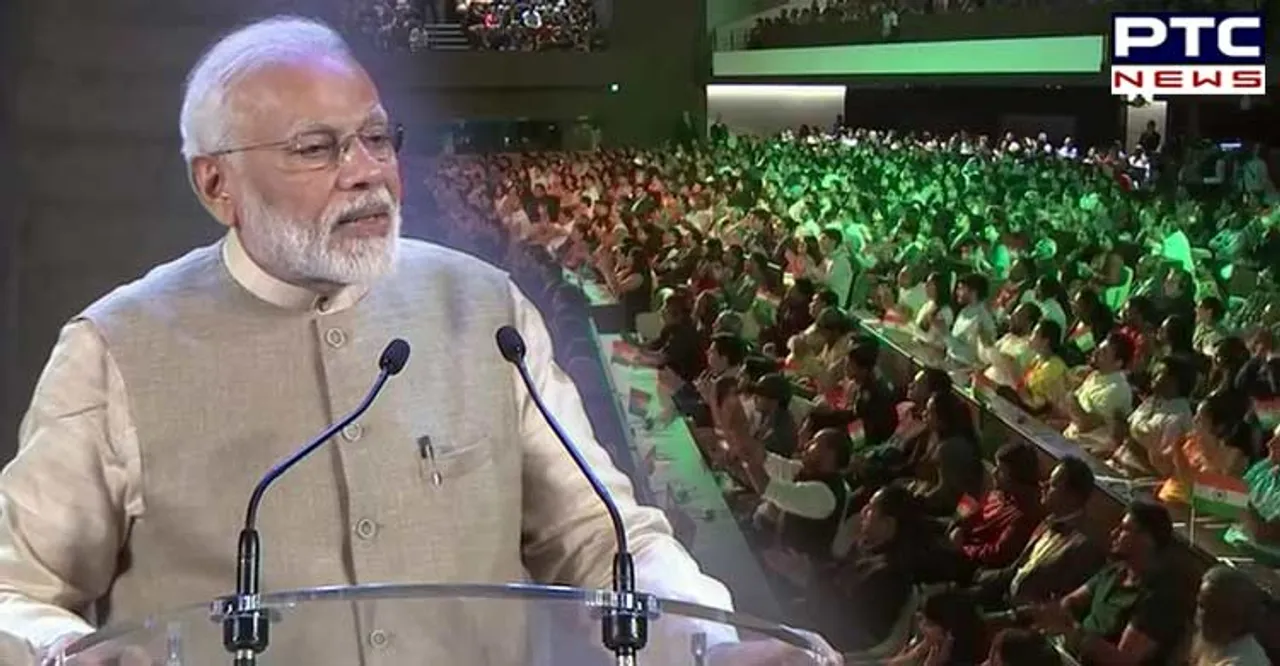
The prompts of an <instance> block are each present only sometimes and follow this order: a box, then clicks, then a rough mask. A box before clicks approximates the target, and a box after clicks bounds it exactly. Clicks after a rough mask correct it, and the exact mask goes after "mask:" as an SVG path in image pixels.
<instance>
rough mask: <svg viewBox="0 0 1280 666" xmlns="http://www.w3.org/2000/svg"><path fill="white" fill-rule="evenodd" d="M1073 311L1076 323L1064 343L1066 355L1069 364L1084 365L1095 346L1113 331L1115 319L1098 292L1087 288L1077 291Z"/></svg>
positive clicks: (1065, 359) (1072, 304) (1072, 365)
mask: <svg viewBox="0 0 1280 666" xmlns="http://www.w3.org/2000/svg"><path fill="white" fill-rule="evenodd" d="M1071 312H1072V314H1073V315H1075V324H1074V325H1072V327H1071V331H1070V332H1069V333H1068V334H1067V343H1066V345H1064V350H1063V353H1064V357H1063V359H1062V360H1064V361H1066V363H1067V365H1068V366H1071V367H1075V366H1078V365H1084V364H1085V362H1086V361H1087V359H1088V358H1089V354H1091V353H1092V352H1093V350H1094V348H1095V347H1097V346H1098V345H1099V344H1102V341H1103V340H1104V339H1106V337H1107V335H1108V334H1110V333H1111V327H1112V325H1113V324H1114V321H1113V319H1112V317H1111V311H1110V310H1108V309H1107V306H1106V305H1104V304H1103V303H1102V299H1101V298H1099V297H1098V292H1096V291H1094V290H1093V289H1089V288H1085V289H1081V290H1080V291H1078V292H1076V297H1075V300H1073V301H1072V302H1071Z"/></svg>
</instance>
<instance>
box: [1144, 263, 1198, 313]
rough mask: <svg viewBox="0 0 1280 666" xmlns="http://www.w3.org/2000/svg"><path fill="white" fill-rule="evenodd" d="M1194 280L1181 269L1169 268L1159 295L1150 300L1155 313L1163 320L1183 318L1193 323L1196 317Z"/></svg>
mask: <svg viewBox="0 0 1280 666" xmlns="http://www.w3.org/2000/svg"><path fill="white" fill-rule="evenodd" d="M1195 291H1196V286H1195V279H1194V278H1193V277H1192V276H1191V273H1188V272H1187V271H1186V270H1185V269H1182V268H1170V269H1169V271H1168V272H1167V273H1165V278H1164V281H1163V282H1162V283H1161V286H1160V293H1159V294H1158V295H1157V296H1156V297H1155V298H1154V299H1152V303H1153V304H1154V305H1155V306H1156V312H1158V313H1159V314H1160V316H1161V317H1162V318H1164V319H1168V318H1169V317H1183V318H1185V319H1187V320H1188V321H1194V320H1195V316H1196V302H1195Z"/></svg>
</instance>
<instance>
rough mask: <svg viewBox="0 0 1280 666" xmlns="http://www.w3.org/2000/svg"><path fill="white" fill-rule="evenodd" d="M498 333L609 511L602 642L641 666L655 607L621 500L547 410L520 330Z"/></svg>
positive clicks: (621, 660)
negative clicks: (610, 544) (609, 586)
mask: <svg viewBox="0 0 1280 666" xmlns="http://www.w3.org/2000/svg"><path fill="white" fill-rule="evenodd" d="M496 337H497V341H498V348H499V350H500V351H501V352H502V356H503V358H505V359H507V361H509V362H511V364H512V365H514V366H515V367H516V372H518V373H519V374H520V379H521V381H523V382H524V385H525V388H526V389H527V390H528V392H529V397H530V398H531V399H532V400H533V404H534V406H535V407H537V408H538V411H539V412H540V413H541V414H542V418H543V419H545V420H546V422H547V425H549V426H550V427H551V431H552V432H553V433H555V436H556V438H557V439H559V440H560V443H561V444H563V445H564V448H565V450H566V451H568V452H569V457H571V458H573V462H574V464H575V465H577V466H578V471H580V472H582V475H583V476H584V477H586V479H587V482H588V483H590V484H591V489H592V490H594V491H595V494H596V496H597V497H599V498H600V501H601V503H603V504H604V508H605V511H606V512H607V513H608V514H609V520H610V522H612V524H613V536H614V539H616V540H617V543H618V552H617V554H615V555H614V557H613V595H612V598H611V599H610V600H609V603H608V604H606V605H605V606H604V608H603V609H601V610H602V614H601V617H600V633H601V641H602V642H603V644H604V646H605V648H607V649H608V650H609V651H610V652H613V654H614V657H615V660H616V662H615V663H616V664H617V665H618V666H635V663H636V655H638V654H639V652H640V651H641V650H643V649H644V648H645V645H647V644H648V642H649V616H650V613H651V612H652V609H650V608H649V602H648V597H647V596H645V595H640V594H637V593H636V565H635V560H634V559H633V558H632V557H631V550H630V548H629V546H628V540H627V530H626V525H625V524H624V523H623V522H622V512H621V511H619V510H618V505H617V503H615V502H614V501H613V497H612V496H611V495H610V494H609V491H608V489H607V488H605V486H604V483H603V482H602V481H600V478H599V477H597V476H596V473H595V472H594V471H593V470H592V469H591V466H590V465H589V464H587V461H586V459H585V458H583V457H582V453H581V452H580V451H578V447H576V446H574V445H573V443H572V440H570V438H569V435H568V433H566V432H565V431H564V428H562V427H561V426H560V422H559V421H557V420H556V418H555V416H553V415H552V414H551V410H549V409H547V405H546V403H544V402H543V401H542V396H541V395H539V394H538V391H537V389H536V387H535V385H534V382H533V378H532V377H531V376H529V369H528V367H527V366H526V365H525V362H524V355H525V351H526V349H525V344H524V339H523V338H522V337H521V336H520V332H519V331H517V330H516V329H515V328H513V327H510V326H503V327H502V328H500V329H498V333H497V336H496Z"/></svg>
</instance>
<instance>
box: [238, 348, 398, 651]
mask: <svg viewBox="0 0 1280 666" xmlns="http://www.w3.org/2000/svg"><path fill="white" fill-rule="evenodd" d="M408 361H409V343H407V342H405V341H404V340H401V339H400V338H396V339H394V340H392V341H391V342H389V343H387V346H386V348H384V349H383V350H382V355H381V356H380V357H379V358H378V378H377V379H375V380H374V382H373V387H372V388H370V389H369V392H368V393H367V394H366V395H365V397H364V400H363V401H361V402H360V405H359V406H358V407H356V408H355V409H354V410H352V412H351V413H350V414H347V415H346V416H344V417H343V418H342V419H341V420H340V421H338V422H337V423H334V424H333V425H331V426H329V427H328V428H325V430H324V432H322V433H320V435H319V436H318V437H316V438H315V439H313V440H311V441H310V442H307V444H306V445H305V446H303V447H302V448H300V449H298V450H297V451H295V452H294V453H293V454H291V455H290V456H289V457H288V458H285V459H284V460H281V461H280V462H278V463H276V465H275V466H274V467H272V468H271V469H270V470H268V471H267V473H266V474H265V475H263V477H262V479H261V480H260V481H258V485H257V486H254V488H253V493H252V494H250V495H249V504H248V506H247V507H246V508H245V513H244V529H242V530H240V539H239V542H238V544H237V548H236V595H235V598H234V600H233V601H232V603H231V607H230V608H229V609H228V610H227V611H226V612H225V614H224V616H223V618H222V646H223V647H224V648H226V650H227V652H228V653H230V654H231V655H232V664H233V665H234V666H255V665H256V664H257V662H258V655H259V654H261V653H262V652H264V651H266V649H267V645H268V644H269V643H270V641H271V619H270V616H269V615H268V613H267V611H266V610H265V609H263V608H262V604H261V600H260V599H259V597H258V595H259V593H260V592H261V583H262V548H261V541H260V539H259V538H258V528H257V525H258V507H259V505H261V504H262V498H263V496H265V495H266V493H267V489H268V488H270V487H271V484H273V483H275V482H276V480H277V479H279V478H280V477H282V476H284V474H285V472H288V471H289V470H290V469H292V468H293V466H294V465H297V464H298V463H300V462H302V461H303V460H304V459H306V457H307V456H309V455H311V454H312V453H314V452H315V450H316V449H318V448H320V447H321V445H323V444H324V443H325V442H327V441H329V440H330V439H332V438H333V436H334V435H336V434H338V432H339V431H341V430H342V429H343V428H345V427H347V426H349V425H351V423H352V422H354V421H355V420H356V419H358V418H360V416H361V415H363V414H364V413H365V412H366V411H368V409H369V407H370V406H371V405H373V401H374V400H375V399H376V398H377V397H378V394H379V393H381V392H382V387H383V386H385V385H386V383H387V380H388V379H390V378H392V377H394V376H395V375H397V374H400V371H401V370H403V369H404V365H405V363H407V362H408Z"/></svg>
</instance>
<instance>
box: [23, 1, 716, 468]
mask: <svg viewBox="0 0 1280 666" xmlns="http://www.w3.org/2000/svg"><path fill="white" fill-rule="evenodd" d="M300 4H305V7H306V9H307V12H306V13H308V14H319V15H322V16H323V15H326V14H327V12H325V10H324V8H323V7H321V8H319V9H317V8H316V5H317V3H316V2H306V3H301V1H299V3H290V2H286V1H281V0H254V1H253V2H250V1H249V0H218V1H217V2H210V1H209V0H166V1H165V2H156V1H155V0H106V1H104V2H84V1H83V0H16V1H11V2H8V3H0V6H3V7H5V11H9V12H11V14H12V15H11V16H2V15H0V32H3V31H6V30H7V31H10V32H12V33H13V34H12V35H3V34H0V37H6V38H5V39H3V41H0V49H7V51H0V56H3V59H2V60H0V63H3V64H2V65H0V77H3V78H0V83H4V85H3V86H0V91H4V92H7V93H10V97H9V98H7V99H6V102H7V103H6V104H5V105H2V106H0V127H3V128H6V130H8V131H7V132H5V135H8V136H9V137H10V144H9V145H7V146H6V145H4V144H3V143H0V155H4V156H5V157H4V159H0V176H4V177H0V187H9V188H11V189H12V190H13V191H11V192H9V193H8V196H6V197H5V199H4V202H5V203H6V204H7V205H5V206H4V207H3V208H0V262H3V263H0V279H2V280H3V282H2V283H0V286H2V288H0V380H2V381H0V462H2V461H5V460H8V459H9V457H10V456H11V455H12V452H13V447H14V445H15V443H16V438H15V436H14V435H15V433H16V430H17V425H18V419H19V417H20V415H21V413H22V411H23V410H24V409H25V407H26V404H27V401H28V400H29V398H30V392H31V388H32V386H33V384H34V381H35V379H36V377H37V375H38V373H39V371H40V369H41V368H42V367H43V365H44V362H45V360H46V359H47V357H48V353H49V350H50V348H51V346H52V344H53V342H54V340H55V339H56V335H57V331H58V328H59V326H60V325H61V324H62V323H63V322H65V321H66V320H67V318H68V317H71V316H72V315H74V314H75V313H76V312H77V311H78V310H79V309H81V308H83V307H84V306H85V305H87V304H88V303H90V302H92V301H93V300H94V299H95V298H97V297H98V296H100V295H101V294H103V293H105V292H106V291H108V290H110V289H111V288H112V287H114V286H115V285H117V284H119V283H121V282H123V281H126V280H129V279H132V278H134V277H136V276H138V275H140V274H141V273H142V272H144V271H145V270H146V269H147V268H148V267H150V266H152V265H154V264H156V263H158V262H161V261H164V260H166V259H168V258H171V257H175V256H177V255H179V254H181V253H183V252H184V251H186V250H187V249H189V248H191V247H193V246H196V245H198V244H203V243H206V242H209V241H211V240H213V239H214V238H216V236H217V235H218V233H219V229H218V228H217V227H216V225H215V224H214V223H213V222H212V221H211V220H208V219H207V218H206V217H205V215H204V213H203V212H202V211H201V210H200V209H199V207H198V206H197V204H196V203H195V201H194V199H193V197H192V196H191V194H190V192H189V190H188V187H187V184H186V181H185V173H184V167H183V164H182V162H181V159H180V157H179V155H178V136H177V114H178V108H179V104H180V102H181V83H182V79H183V76H184V75H185V74H186V71H187V69H188V68H189V67H190V66H191V64H192V63H193V62H194V59H195V57H196V56H197V54H198V53H199V52H200V51H201V50H202V49H203V48H204V47H205V46H206V45H207V44H209V43H210V41H211V40H212V39H214V38H215V37H216V36H217V35H218V34H219V33H222V32H225V31H226V30H227V29H229V28H231V27H233V26H235V25H237V24H240V23H244V22H246V21H248V20H251V19H253V18H259V17H262V16H266V15H270V14H273V13H276V12H277V11H280V10H297V8H298V6H299V5H300ZM613 18H614V21H613V35H612V40H611V41H612V44H613V47H614V48H613V49H612V50H611V51H610V52H608V53H602V54H505V53H453V54H441V53H431V54H425V55H423V56H421V57H420V58H413V59H389V60H388V59H378V58H371V59H369V60H368V61H367V62H368V64H369V65H370V68H371V69H372V70H374V72H375V74H376V76H377V77H378V79H379V82H380V84H381V85H382V88H383V92H384V96H385V97H386V98H387V99H388V101H389V106H390V108H391V110H392V112H393V113H394V114H396V115H397V117H398V118H399V119H400V120H402V121H403V122H404V123H405V124H406V126H407V127H408V129H409V132H410V142H409V145H411V146H412V145H413V142H412V132H413V127H414V125H415V124H424V125H425V124H430V123H432V122H435V121H440V120H445V119H451V118H468V117H489V118H504V117H505V118H516V117H521V116H523V117H529V118H543V119H570V118H574V117H577V116H579V115H592V116H595V117H596V118H597V120H598V122H599V123H600V124H601V125H602V126H603V127H604V130H605V134H606V140H608V141H611V142H614V143H644V142H652V141H655V140H659V139H661V138H665V137H666V136H668V135H669V134H670V132H671V131H672V130H673V128H674V127H675V123H676V121H677V119H678V118H679V116H680V113H681V111H683V110H685V109H699V108H701V107H703V106H704V103H703V100H702V97H703V96H702V88H701V84H702V83H703V81H704V79H705V78H706V72H707V71H709V67H708V65H707V58H706V57H705V55H702V54H700V52H699V51H698V49H699V48H700V47H701V44H702V36H703V35H705V28H704V25H705V23H704V7H703V5H702V3H701V2H690V1H689V0H617V2H616V5H615V11H614V17H613ZM610 83H618V84H619V86H620V90H619V92H618V93H616V94H613V93H610V92H609V90H608V86H609V84H610ZM3 136H4V135H0V140H3ZM0 193H2V192H0ZM407 226H409V227H410V228H413V226H414V225H413V224H412V223H410V224H409V225H407Z"/></svg>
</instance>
